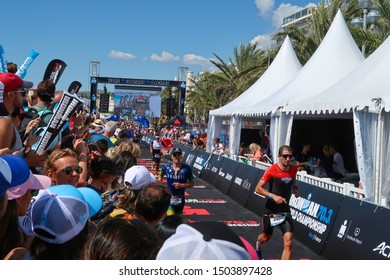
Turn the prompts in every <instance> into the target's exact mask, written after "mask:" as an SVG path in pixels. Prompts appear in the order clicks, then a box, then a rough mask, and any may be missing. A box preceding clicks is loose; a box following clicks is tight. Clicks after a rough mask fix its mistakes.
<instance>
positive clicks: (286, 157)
mask: <svg viewBox="0 0 390 280" xmlns="http://www.w3.org/2000/svg"><path fill="white" fill-rule="evenodd" d="M281 157H283V158H284V159H292V157H293V156H292V155H281Z"/></svg>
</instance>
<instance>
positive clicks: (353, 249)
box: [323, 197, 390, 260]
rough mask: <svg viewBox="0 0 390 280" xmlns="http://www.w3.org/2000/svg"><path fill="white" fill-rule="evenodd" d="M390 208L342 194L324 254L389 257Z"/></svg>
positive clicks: (339, 257) (336, 257)
mask: <svg viewBox="0 0 390 280" xmlns="http://www.w3.org/2000/svg"><path fill="white" fill-rule="evenodd" d="M389 221H390V209H388V208H384V207H381V206H378V205H376V204H372V203H368V202H365V201H361V200H358V199H355V198H352V197H345V198H344V200H343V204H342V207H341V209H340V211H339V213H338V215H337V219H336V221H335V222H334V225H333V229H332V231H331V233H330V234H329V238H328V242H327V245H326V247H325V249H324V251H323V255H324V256H325V257H326V258H328V259H331V260H389V259H390V236H389V232H390V223H389Z"/></svg>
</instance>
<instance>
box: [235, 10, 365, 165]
mask: <svg viewBox="0 0 390 280" xmlns="http://www.w3.org/2000/svg"><path fill="white" fill-rule="evenodd" d="M363 60H364V56H363V55H362V53H361V52H360V50H359V48H358V46H357V45H356V43H355V41H354V40H353V38H352V36H351V33H350V32H349V29H348V27H347V25H346V23H345V20H344V17H343V15H342V13H341V11H340V10H339V11H338V13H337V14H336V16H335V18H334V20H333V22H332V25H331V26H330V28H329V30H328V32H327V34H326V36H325V37H324V39H323V41H322V42H321V45H320V46H319V47H318V49H317V50H316V52H315V53H314V54H313V56H312V57H311V58H310V59H309V61H308V62H307V63H306V64H305V65H304V67H303V68H302V69H301V70H300V71H299V73H298V75H297V76H296V77H295V78H294V79H293V80H291V81H290V82H288V83H287V84H286V85H284V86H283V87H282V88H281V89H279V90H278V91H277V92H275V93H274V94H272V96H270V97H269V98H268V99H265V100H263V101H262V102H258V103H256V104H254V105H252V106H250V107H248V108H245V111H241V112H237V113H238V114H239V115H244V116H261V115H270V114H271V115H272V116H271V131H270V138H271V149H272V156H273V158H274V159H275V158H276V157H277V152H278V148H279V146H281V145H284V144H289V142H290V137H291V127H292V117H289V116H285V115H281V114H279V113H278V110H279V109H280V108H283V106H286V105H287V104H289V103H292V102H294V103H301V102H302V100H305V99H307V98H309V97H311V96H315V95H317V94H318V93H320V92H322V91H324V90H325V89H327V88H329V87H330V86H332V85H333V84H335V83H336V82H338V81H340V80H341V79H343V78H344V77H345V76H347V75H348V74H349V73H350V72H351V71H352V70H354V69H355V68H356V67H357V66H358V65H360V63H361V62H362V61H363Z"/></svg>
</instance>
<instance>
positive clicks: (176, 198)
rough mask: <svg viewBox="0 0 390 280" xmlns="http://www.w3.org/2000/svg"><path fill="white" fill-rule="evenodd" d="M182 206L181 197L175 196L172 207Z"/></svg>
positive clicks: (172, 199) (172, 198)
mask: <svg viewBox="0 0 390 280" xmlns="http://www.w3.org/2000/svg"><path fill="white" fill-rule="evenodd" d="M180 204H181V196H180V195H173V196H172V197H171V205H180Z"/></svg>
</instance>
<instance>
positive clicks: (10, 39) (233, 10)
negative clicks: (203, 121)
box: [0, 0, 318, 90]
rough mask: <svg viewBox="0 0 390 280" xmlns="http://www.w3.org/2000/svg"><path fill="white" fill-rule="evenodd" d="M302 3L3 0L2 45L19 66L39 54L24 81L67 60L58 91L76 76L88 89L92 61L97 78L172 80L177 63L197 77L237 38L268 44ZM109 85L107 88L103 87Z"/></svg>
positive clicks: (298, 0) (267, 0)
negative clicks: (54, 61)
mask: <svg viewBox="0 0 390 280" xmlns="http://www.w3.org/2000/svg"><path fill="white" fill-rule="evenodd" d="M310 3H318V2H317V1H308V0H285V1H279V0H57V1H47V0H36V1H31V0H19V1H4V3H2V4H1V10H2V11H3V13H2V15H3V27H5V26H7V27H6V28H2V29H1V31H0V44H1V45H2V46H3V48H4V57H5V59H6V60H7V61H12V62H14V63H16V64H18V66H20V65H21V64H22V63H23V61H24V60H25V59H26V57H27V56H28V54H29V53H30V51H31V50H36V51H38V52H39V53H40V54H39V56H38V57H37V58H36V59H35V61H34V62H33V63H32V65H31V66H30V68H29V69H28V70H27V75H26V77H25V79H26V80H30V81H33V82H34V84H37V83H38V82H39V81H41V80H42V77H43V73H44V71H45V68H46V65H47V63H48V62H49V61H50V60H52V59H54V58H59V59H62V60H64V61H65V62H66V63H67V65H68V66H67V68H66V69H65V71H64V73H63V75H62V77H61V79H60V81H59V82H58V84H57V89H67V88H68V85H69V84H70V83H71V82H72V81H74V80H78V81H80V82H81V83H82V84H83V87H82V88H81V90H88V89H89V85H88V83H89V74H90V61H99V62H100V69H99V74H100V76H102V77H119V78H139V79H155V80H172V79H173V78H174V77H175V76H179V67H188V68H189V71H192V72H193V73H194V74H195V75H197V74H198V73H200V72H202V71H210V70H212V69H213V68H212V64H211V63H210V62H209V60H210V59H212V58H215V56H214V55H213V53H215V54H217V55H218V56H220V57H221V58H222V59H223V60H224V61H228V58H229V57H233V48H234V47H238V46H239V45H240V43H242V44H244V45H246V44H248V43H249V42H253V43H254V42H256V43H257V44H258V45H259V46H260V47H263V48H267V47H269V46H270V44H271V40H270V37H271V36H272V34H273V33H274V32H275V31H277V29H278V28H279V27H280V24H281V21H282V18H283V17H285V16H288V15H291V14H293V13H295V12H297V11H299V10H301V9H302V8H304V7H306V6H307V5H308V4H310ZM107 87H108V89H109V90H112V88H111V86H109V85H107Z"/></svg>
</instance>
